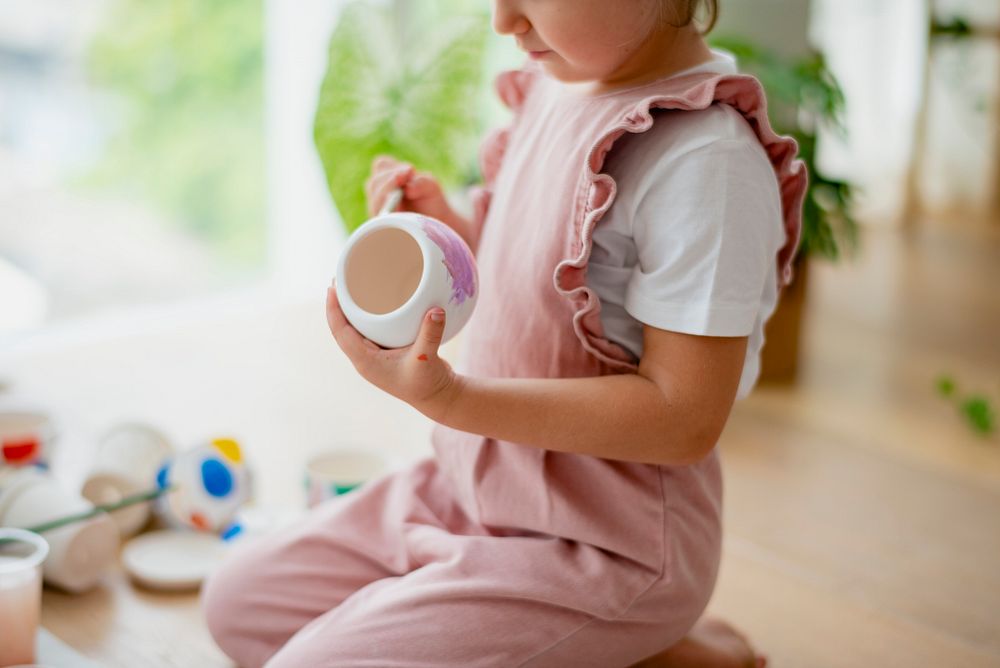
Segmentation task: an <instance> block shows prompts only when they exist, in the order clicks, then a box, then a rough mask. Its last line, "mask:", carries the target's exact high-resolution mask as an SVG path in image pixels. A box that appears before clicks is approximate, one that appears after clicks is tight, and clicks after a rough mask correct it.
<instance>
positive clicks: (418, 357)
mask: <svg viewBox="0 0 1000 668" xmlns="http://www.w3.org/2000/svg"><path fill="white" fill-rule="evenodd" d="M417 359H418V360H420V361H421V362H426V361H427V355H425V354H423V353H420V354H419V355H417Z"/></svg>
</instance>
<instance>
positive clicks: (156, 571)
mask: <svg viewBox="0 0 1000 668" xmlns="http://www.w3.org/2000/svg"><path fill="white" fill-rule="evenodd" d="M228 550H229V544H228V543H226V542H225V541H223V540H222V539H221V538H219V536H217V535H215V534H211V533H202V532H200V531H183V530H173V529H167V530H164V531H153V532H151V533H146V534H142V535H140V536H136V537H135V538H133V539H132V540H130V541H129V542H128V543H126V544H125V548H124V549H123V550H122V564H123V565H124V566H125V570H126V571H127V572H128V574H129V575H130V576H131V577H132V578H133V579H134V580H135V581H136V582H138V583H139V584H142V585H144V586H146V587H150V588H152V589H162V590H168V591H185V590H190V589H197V588H198V587H199V586H201V582H202V580H204V579H205V577H206V576H207V575H208V574H209V572H211V571H212V570H213V569H215V567H217V566H218V565H219V563H220V562H221V561H222V559H223V557H224V556H225V555H226V552H227V551H228Z"/></svg>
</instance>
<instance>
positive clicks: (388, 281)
mask: <svg viewBox="0 0 1000 668" xmlns="http://www.w3.org/2000/svg"><path fill="white" fill-rule="evenodd" d="M336 288H337V298H338V300H339V301H340V307H341V309H342V310H343V311H344V315H345V316H346V317H347V320H348V321H349V322H350V323H351V325H353V326H354V328H355V329H357V330H358V331H359V332H360V333H361V334H362V335H363V336H365V337H366V338H368V339H371V340H372V341H374V342H375V343H377V344H379V345H380V346H382V347H383V348H401V347H404V346H408V345H410V344H412V343H413V342H414V341H415V340H416V338H417V334H418V332H419V331H420V324H421V322H422V321H423V318H424V314H426V313H427V311H428V310H429V309H431V308H432V307H435V306H439V307H441V308H443V309H444V311H445V329H444V337H443V339H442V343H444V342H445V341H448V340H449V339H451V338H452V337H453V336H455V334H457V333H458V332H459V330H461V329H462V327H464V326H465V323H466V322H468V320H469V318H470V317H471V316H472V311H473V309H474V308H475V306H476V300H477V299H478V295H479V275H478V271H477V269H476V260H475V257H474V256H473V254H472V251H471V250H470V249H469V247H468V245H466V243H465V241H464V240H463V239H462V237H460V236H459V235H458V234H457V233H456V232H455V231H454V230H452V229H451V228H450V227H448V226H447V225H445V224H444V223H442V222H440V221H438V220H435V219H434V218H429V217H427V216H422V215H420V214H416V213H399V212H396V213H383V214H381V215H379V216H376V217H375V218H372V219H371V220H369V221H368V222H366V223H364V224H363V225H361V226H360V227H359V228H357V229H356V230H355V231H354V233H353V234H351V236H350V237H349V238H348V239H347V244H346V245H345V247H344V249H343V251H341V254H340V258H339V260H338V261H337V275H336Z"/></svg>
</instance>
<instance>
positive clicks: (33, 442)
mask: <svg viewBox="0 0 1000 668" xmlns="http://www.w3.org/2000/svg"><path fill="white" fill-rule="evenodd" d="M39 449H40V448H39V445H38V440H37V439H36V438H34V437H33V436H29V437H27V438H21V439H17V440H15V439H10V440H6V441H4V442H3V458H4V459H5V460H6V461H7V463H8V464H29V463H31V461H32V460H34V459H35V457H36V456H37V455H38V450H39Z"/></svg>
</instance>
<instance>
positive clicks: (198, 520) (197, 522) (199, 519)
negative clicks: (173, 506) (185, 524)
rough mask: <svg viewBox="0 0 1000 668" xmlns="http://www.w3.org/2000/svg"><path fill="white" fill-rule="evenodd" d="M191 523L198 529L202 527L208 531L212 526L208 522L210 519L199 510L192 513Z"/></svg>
mask: <svg viewBox="0 0 1000 668" xmlns="http://www.w3.org/2000/svg"><path fill="white" fill-rule="evenodd" d="M191 524H193V525H194V526H195V528H196V529H201V530H202V531H208V530H209V529H211V528H212V527H211V525H210V524H209V523H208V520H206V519H205V516H204V515H202V514H201V513H198V512H194V513H191Z"/></svg>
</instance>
